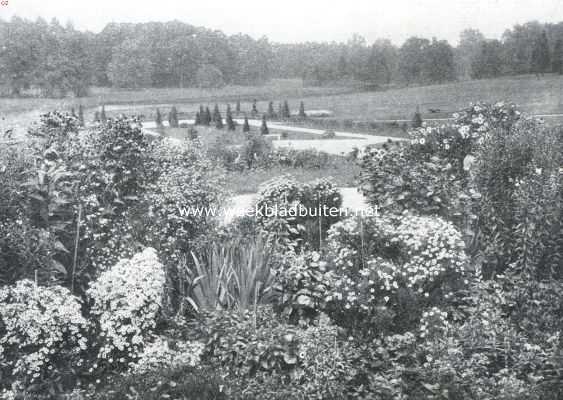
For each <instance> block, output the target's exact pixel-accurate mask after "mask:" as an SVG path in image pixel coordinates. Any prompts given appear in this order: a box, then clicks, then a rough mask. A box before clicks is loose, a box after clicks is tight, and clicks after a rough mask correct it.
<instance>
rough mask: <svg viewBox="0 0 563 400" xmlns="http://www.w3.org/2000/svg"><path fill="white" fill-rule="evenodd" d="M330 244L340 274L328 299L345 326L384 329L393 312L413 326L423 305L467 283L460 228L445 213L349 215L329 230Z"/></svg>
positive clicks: (333, 265)
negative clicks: (383, 215)
mask: <svg viewBox="0 0 563 400" xmlns="http://www.w3.org/2000/svg"><path fill="white" fill-rule="evenodd" d="M327 246H328V252H327V260H328V261H329V263H330V266H331V269H332V271H333V272H334V274H335V276H336V277H335V278H333V282H334V284H333V287H332V288H331V289H332V292H331V293H330V298H329V299H328V300H329V301H331V302H332V304H333V305H334V306H335V309H334V312H335V317H336V318H337V320H341V321H342V323H345V324H347V325H350V324H354V323H357V322H358V321H360V323H361V324H363V325H366V326H372V327H374V329H375V328H378V329H380V328H381V329H382V328H383V327H384V326H387V325H389V323H390V321H389V319H390V318H393V317H394V318H395V322H400V323H401V325H405V326H413V325H415V324H417V323H418V322H419V315H420V313H421V312H422V310H423V309H424V307H426V306H428V305H432V304H441V303H442V302H443V301H444V300H446V299H447V298H448V297H449V296H451V293H452V292H454V291H456V290H457V289H458V288H459V287H461V286H464V285H465V284H466V282H464V279H465V278H464V277H465V276H466V275H467V272H466V268H467V256H466V254H465V251H464V249H465V244H464V242H463V239H462V236H461V233H460V232H459V231H458V230H457V229H456V228H455V227H454V226H453V224H451V223H450V222H447V221H445V220H443V219H441V218H437V217H424V216H414V215H409V214H405V215H403V216H400V217H392V218H374V217H370V218H359V217H356V218H350V219H347V220H345V221H342V222H339V223H337V224H335V225H334V226H333V227H332V228H331V229H330V231H329V235H328V240H327ZM407 309H408V310H409V312H405V310H407ZM397 310H401V311H400V312H399V313H398V314H396V315H394V314H395V313H396V312H397ZM405 314H406V315H405ZM374 318H375V320H376V321H377V323H376V324H375V323H373V322H374ZM344 321H346V322H344ZM368 321H370V322H369V323H368ZM370 329H371V328H370Z"/></svg>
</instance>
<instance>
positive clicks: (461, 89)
mask: <svg viewBox="0 0 563 400" xmlns="http://www.w3.org/2000/svg"><path fill="white" fill-rule="evenodd" d="M352 91H353V89H351V88H343V87H340V88H324V87H323V88H319V87H304V86H303V84H302V82H301V81H300V80H295V79H283V80H273V81H271V82H270V83H268V84H267V85H264V86H259V87H252V86H248V87H247V86H227V87H225V88H222V89H194V88H186V89H170V88H151V89H141V90H123V89H107V88H104V89H97V88H94V89H92V91H91V94H90V96H89V97H86V98H82V99H72V98H67V99H35V98H25V99H0V110H2V115H1V118H2V119H0V130H2V129H8V128H14V127H15V128H16V129H17V130H18V131H20V132H21V131H24V130H25V129H26V128H27V126H29V124H30V123H31V121H35V120H37V119H38V116H39V114H41V113H43V112H46V111H50V110H54V109H59V110H70V108H72V107H74V108H77V107H78V104H83V105H84V106H85V107H86V109H87V110H86V114H85V118H86V119H87V120H91V119H92V117H93V113H94V107H96V106H99V105H101V104H106V111H107V114H108V116H115V115H118V114H121V113H124V114H127V115H130V114H141V115H144V117H145V120H147V121H148V120H154V114H155V111H156V108H157V107H158V108H160V110H161V112H163V114H165V113H167V112H168V111H169V109H170V107H171V106H172V105H175V106H176V107H177V108H178V111H179V112H180V118H184V117H185V116H190V117H193V115H194V113H195V112H196V111H197V109H198V108H199V105H200V104H206V105H209V106H210V108H211V107H213V105H214V104H215V103H219V104H220V106H221V112H223V113H224V112H225V107H226V103H230V104H231V105H232V106H233V107H234V103H235V102H236V101H237V100H241V115H242V113H244V112H249V111H250V110H251V104H252V100H253V99H257V100H258V102H257V108H258V112H259V113H264V112H266V110H267V108H268V102H270V101H273V102H274V105H275V110H277V107H278V103H279V102H280V101H283V100H285V99H287V100H288V102H289V105H290V108H291V111H292V113H294V114H295V113H297V109H298V107H299V102H300V101H301V100H303V101H304V102H305V107H306V109H308V110H313V109H327V110H330V111H332V112H333V117H332V118H333V119H336V120H340V121H344V120H350V121H352V122H353V121H376V120H391V121H395V120H407V121H410V120H411V118H412V116H413V113H414V112H415V110H416V108H417V106H418V107H419V108H420V111H421V113H422V117H423V118H424V119H429V118H445V117H449V116H450V115H451V113H453V112H454V111H456V110H458V109H460V108H463V107H465V106H467V105H468V104H469V103H471V102H477V101H484V102H496V101H501V100H504V101H509V102H514V103H516V104H518V106H519V108H520V109H521V110H523V111H525V112H527V113H531V114H551V113H563V105H562V102H561V94H562V91H563V77H562V76H559V75H553V74H547V75H545V76H544V77H541V78H540V79H537V78H536V77H535V76H534V75H521V76H513V77H502V78H497V79H485V80H478V81H463V82H452V83H447V84H442V85H433V86H417V87H408V88H398V89H389V90H386V91H380V92H352ZM430 109H432V110H440V111H439V112H430V111H429V110H430ZM241 115H235V116H241ZM349 131H360V132H362V131H364V132H368V131H370V129H363V128H361V127H360V128H358V127H356V126H354V125H352V126H351V127H350V128H349ZM371 131H372V132H371V133H373V130H371ZM389 131H390V130H389V129H388V128H385V129H382V130H381V131H380V132H376V134H383V135H389V136H402V134H401V132H400V129H395V133H394V134H390V133H389Z"/></svg>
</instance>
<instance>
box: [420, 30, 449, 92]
mask: <svg viewBox="0 0 563 400" xmlns="http://www.w3.org/2000/svg"><path fill="white" fill-rule="evenodd" d="M422 76H423V82H430V83H442V82H447V81H451V80H453V79H455V64H454V52H453V49H452V46H450V45H449V43H448V42H446V41H445V40H436V39H435V38H434V39H432V42H431V43H430V44H429V45H428V46H426V48H425V54H424V64H423V73H422Z"/></svg>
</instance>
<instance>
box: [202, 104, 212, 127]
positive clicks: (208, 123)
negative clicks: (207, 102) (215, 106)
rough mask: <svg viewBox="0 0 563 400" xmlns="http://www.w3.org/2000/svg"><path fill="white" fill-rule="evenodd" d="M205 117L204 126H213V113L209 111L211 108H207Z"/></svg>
mask: <svg viewBox="0 0 563 400" xmlns="http://www.w3.org/2000/svg"><path fill="white" fill-rule="evenodd" d="M204 115H205V118H204V121H203V125H207V126H209V125H211V111H209V107H205V113H204Z"/></svg>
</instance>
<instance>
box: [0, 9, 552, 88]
mask: <svg viewBox="0 0 563 400" xmlns="http://www.w3.org/2000/svg"><path fill="white" fill-rule="evenodd" d="M0 38H1V39H2V46H0V66H1V67H2V68H0V89H1V91H2V92H3V94H4V95H6V94H8V95H14V96H17V95H21V94H22V93H23V92H25V91H29V90H35V91H37V92H38V93H39V94H40V95H43V96H49V97H52V96H64V95H66V94H68V93H73V94H74V95H75V96H83V95H85V94H86V93H87V90H88V87H89V86H114V87H124V88H141V87H204V88H209V87H220V86H223V85H227V84H239V85H256V84H261V83H263V82H265V81H266V80H268V79H271V78H295V77H299V78H303V79H304V80H305V81H306V83H307V84H308V85H328V84H334V83H337V82H338V83H340V84H342V83H346V82H348V81H349V82H352V83H360V84H361V85H363V86H365V87H367V88H370V87H373V88H377V87H384V86H386V85H389V84H395V83H399V84H407V85H410V84H431V83H440V82H447V81H452V80H455V79H470V78H473V79H479V78H489V77H495V76H500V75H510V74H522V73H536V74H538V75H541V74H543V73H545V72H557V73H562V72H563V23H558V24H542V23H539V22H529V23H526V24H523V25H515V26H514V27H512V28H511V29H508V30H506V31H505V33H504V34H503V35H502V37H501V39H500V40H497V39H487V38H486V37H485V36H484V35H483V34H482V33H481V32H479V31H477V30H472V29H469V30H465V31H463V32H462V33H461V35H460V39H459V43H458V45H457V46H455V47H454V46H452V45H451V44H450V43H448V42H447V41H445V40H438V39H436V38H432V39H426V38H420V37H411V38H409V39H407V40H406V41H405V42H404V43H403V44H402V45H401V46H396V45H394V44H393V43H391V42H390V41H389V40H386V39H378V40H376V41H375V42H373V43H368V42H367V41H366V40H365V39H364V38H363V37H361V36H359V35H353V36H352V37H351V39H350V40H349V41H347V42H346V43H335V42H331V43H318V42H307V43H300V44H280V43H271V42H269V41H268V39H267V38H261V39H258V40H256V39H253V38H251V37H250V36H247V35H242V34H237V35H230V36H228V35H225V34H224V33H222V32H220V31H214V30H209V29H205V28H201V27H195V26H192V25H189V24H186V23H182V22H178V21H172V22H166V23H161V22H150V23H135V24H133V23H110V24H108V25H107V26H106V27H105V28H104V29H103V30H102V31H101V32H100V33H97V34H95V33H92V32H83V31H79V30H77V29H75V28H74V27H73V26H72V25H71V24H67V25H66V26H62V25H61V24H60V23H59V22H58V21H56V20H53V21H51V22H49V23H48V22H46V21H45V20H42V19H38V20H36V21H29V20H26V19H22V18H18V17H14V18H12V19H11V20H10V21H3V20H0Z"/></svg>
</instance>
